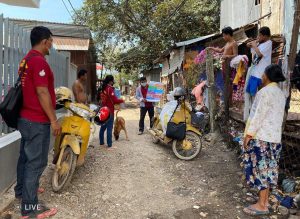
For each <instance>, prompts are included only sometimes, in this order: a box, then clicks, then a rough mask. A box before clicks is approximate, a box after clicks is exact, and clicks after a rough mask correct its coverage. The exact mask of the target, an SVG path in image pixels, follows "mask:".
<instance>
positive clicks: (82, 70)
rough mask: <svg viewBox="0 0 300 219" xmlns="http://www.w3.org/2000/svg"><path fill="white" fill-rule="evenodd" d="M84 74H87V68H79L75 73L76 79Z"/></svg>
mask: <svg viewBox="0 0 300 219" xmlns="http://www.w3.org/2000/svg"><path fill="white" fill-rule="evenodd" d="M85 74H87V70H85V69H80V70H79V72H78V73H77V79H79V78H81V76H84V75H85Z"/></svg>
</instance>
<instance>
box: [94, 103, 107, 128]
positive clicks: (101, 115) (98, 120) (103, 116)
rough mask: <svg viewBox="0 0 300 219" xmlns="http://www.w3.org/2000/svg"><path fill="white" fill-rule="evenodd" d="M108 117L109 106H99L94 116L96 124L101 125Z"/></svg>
mask: <svg viewBox="0 0 300 219" xmlns="http://www.w3.org/2000/svg"><path fill="white" fill-rule="evenodd" d="M109 118H110V111H109V108H108V107H106V106H104V107H101V109H100V110H99V112H98V114H97V116H96V117H95V123H96V124H97V125H103V124H104V123H105V122H107V120H109Z"/></svg>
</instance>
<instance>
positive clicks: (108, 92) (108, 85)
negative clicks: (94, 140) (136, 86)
mask: <svg viewBox="0 0 300 219" xmlns="http://www.w3.org/2000/svg"><path fill="white" fill-rule="evenodd" d="M114 83H115V82H114V76H112V75H107V76H106V77H105V79H104V80H103V83H102V87H101V92H100V99H101V103H102V107H104V106H106V107H108V108H109V110H110V114H111V115H110V118H109V120H108V121H107V122H106V123H105V124H104V125H102V126H101V128H100V132H99V140H100V145H104V132H105V131H106V130H107V149H112V148H113V147H112V132H113V126H114V111H115V108H114V105H115V104H120V103H124V100H122V99H118V98H117V97H116V95H115V88H114V87H113V85H114Z"/></svg>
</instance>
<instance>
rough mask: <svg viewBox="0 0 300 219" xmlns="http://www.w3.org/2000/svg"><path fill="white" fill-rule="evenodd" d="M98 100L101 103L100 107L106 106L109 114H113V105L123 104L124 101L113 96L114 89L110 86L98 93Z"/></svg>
mask: <svg viewBox="0 0 300 219" xmlns="http://www.w3.org/2000/svg"><path fill="white" fill-rule="evenodd" d="M100 98H101V101H102V106H107V107H108V108H109V110H110V113H111V114H114V111H115V108H114V105H115V104H120V103H124V100H122V99H119V98H117V97H116V95H115V88H114V87H112V86H111V85H107V86H106V88H105V89H104V91H102V92H101V93H100Z"/></svg>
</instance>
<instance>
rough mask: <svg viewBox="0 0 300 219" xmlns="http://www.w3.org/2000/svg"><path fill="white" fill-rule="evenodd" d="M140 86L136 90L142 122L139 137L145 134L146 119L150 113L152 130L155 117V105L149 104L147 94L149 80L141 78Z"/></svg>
mask: <svg viewBox="0 0 300 219" xmlns="http://www.w3.org/2000/svg"><path fill="white" fill-rule="evenodd" d="M140 84H141V86H139V87H138V88H137V89H136V98H137V99H138V100H139V101H140V109H141V110H140V122H139V133H138V134H139V135H142V134H143V133H144V126H145V117H146V114H147V112H148V115H149V119H150V128H152V126H153V122H152V119H153V117H154V105H153V103H152V102H147V100H146V97H147V92H148V84H147V79H146V78H145V77H141V78H140Z"/></svg>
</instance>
